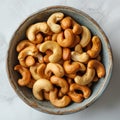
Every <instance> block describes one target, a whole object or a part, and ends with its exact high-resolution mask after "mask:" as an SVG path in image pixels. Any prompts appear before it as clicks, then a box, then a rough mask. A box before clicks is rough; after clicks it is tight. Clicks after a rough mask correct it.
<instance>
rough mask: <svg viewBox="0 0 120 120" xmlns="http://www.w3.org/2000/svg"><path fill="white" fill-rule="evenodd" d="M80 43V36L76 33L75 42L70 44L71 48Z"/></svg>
mask: <svg viewBox="0 0 120 120" xmlns="http://www.w3.org/2000/svg"><path fill="white" fill-rule="evenodd" d="M79 43H80V36H78V35H74V42H73V44H72V45H71V46H70V48H74V47H75V46H76V45H77V44H79Z"/></svg>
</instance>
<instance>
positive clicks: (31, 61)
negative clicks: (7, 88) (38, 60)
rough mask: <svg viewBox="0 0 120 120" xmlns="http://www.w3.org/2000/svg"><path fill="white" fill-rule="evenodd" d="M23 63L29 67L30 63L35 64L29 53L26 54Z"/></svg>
mask: <svg viewBox="0 0 120 120" xmlns="http://www.w3.org/2000/svg"><path fill="white" fill-rule="evenodd" d="M25 64H26V65H27V66H28V67H30V66H32V65H34V64H35V59H34V57H32V56H31V55H30V56H27V57H26V59H25Z"/></svg>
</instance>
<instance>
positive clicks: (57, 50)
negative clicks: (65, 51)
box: [39, 41, 62, 62]
mask: <svg viewBox="0 0 120 120" xmlns="http://www.w3.org/2000/svg"><path fill="white" fill-rule="evenodd" d="M48 49H50V50H51V51H52V52H53V54H52V55H51V56H50V57H49V61H50V62H58V61H59V60H60V59H61V58H62V48H61V47H60V46H59V44H58V43H57V42H54V41H46V42H44V43H42V44H41V45H40V47H39V50H40V51H41V52H45V51H46V50H48Z"/></svg>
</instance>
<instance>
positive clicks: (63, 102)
mask: <svg viewBox="0 0 120 120" xmlns="http://www.w3.org/2000/svg"><path fill="white" fill-rule="evenodd" d="M57 93H58V90H57V88H54V90H52V91H50V94H49V98H50V102H51V103H52V104H53V105H54V106H56V107H65V106H67V105H69V104H70V103H71V98H70V97H69V96H67V95H64V96H63V97H62V98H60V99H59V98H58V97H57Z"/></svg>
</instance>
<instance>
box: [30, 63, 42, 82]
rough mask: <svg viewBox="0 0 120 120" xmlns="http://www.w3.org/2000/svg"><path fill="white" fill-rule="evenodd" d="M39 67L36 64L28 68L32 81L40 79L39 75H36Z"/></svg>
mask: <svg viewBox="0 0 120 120" xmlns="http://www.w3.org/2000/svg"><path fill="white" fill-rule="evenodd" d="M39 65H40V64H39V63H36V64H35V65H33V66H31V67H30V73H31V75H32V77H33V79H35V80H38V79H40V78H41V77H40V75H39V74H38V73H37V67H38V66H39Z"/></svg>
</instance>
